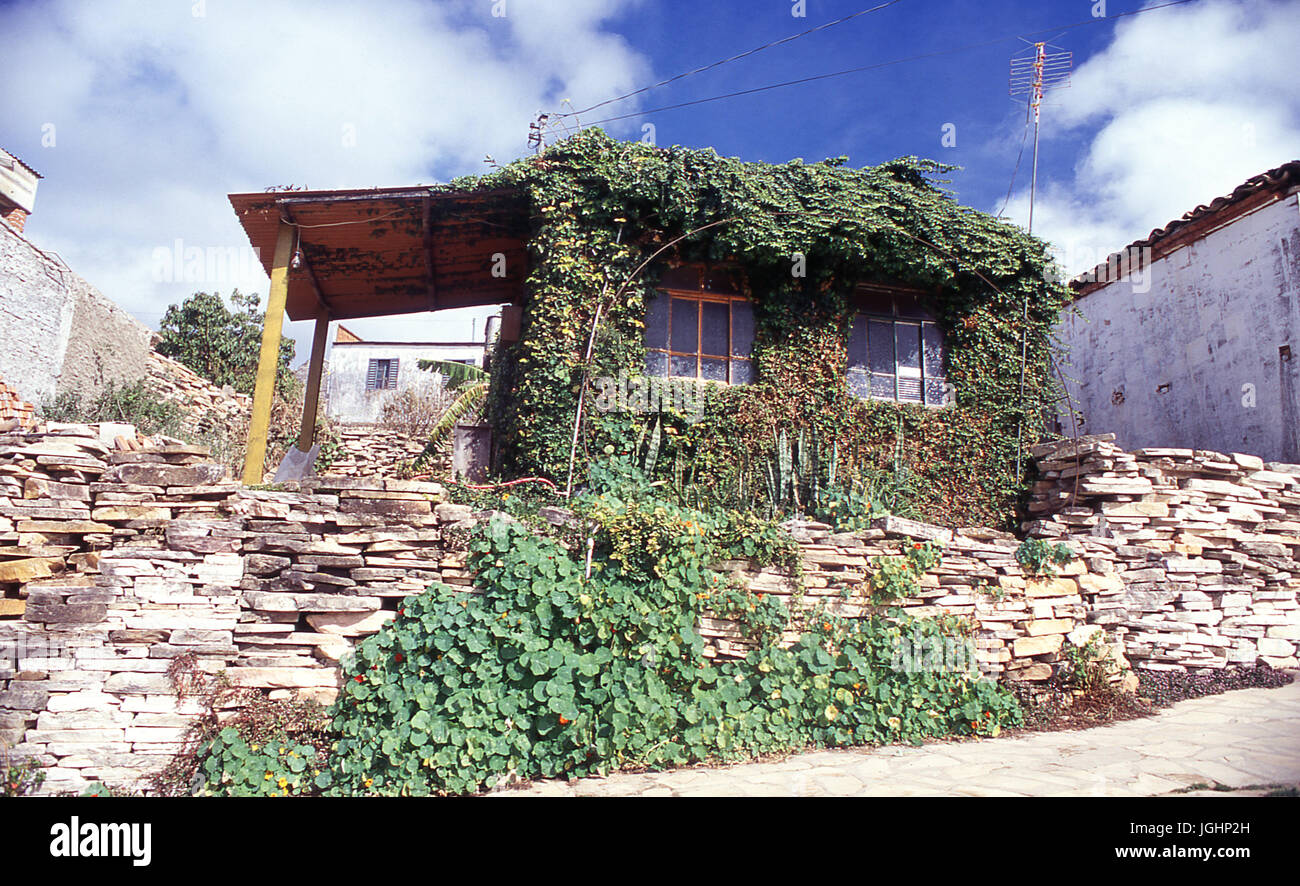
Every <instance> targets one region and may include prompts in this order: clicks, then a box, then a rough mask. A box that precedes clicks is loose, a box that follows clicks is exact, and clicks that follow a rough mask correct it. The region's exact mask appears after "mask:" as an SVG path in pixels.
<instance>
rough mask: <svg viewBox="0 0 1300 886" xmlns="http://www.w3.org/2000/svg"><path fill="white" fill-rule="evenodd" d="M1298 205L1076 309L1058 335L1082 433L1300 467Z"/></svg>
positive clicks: (1281, 206)
mask: <svg viewBox="0 0 1300 886" xmlns="http://www.w3.org/2000/svg"><path fill="white" fill-rule="evenodd" d="M1298 199H1300V198H1298V196H1297V194H1294V193H1293V194H1291V195H1289V196H1287V197H1285V198H1284V199H1282V200H1279V201H1277V202H1274V203H1272V204H1269V205H1268V206H1266V207H1264V208H1263V209H1260V210H1258V211H1256V212H1254V213H1251V214H1249V215H1245V216H1242V217H1240V218H1238V219H1236V220H1235V221H1233V222H1231V223H1230V224H1228V225H1226V226H1224V227H1222V228H1219V229H1218V230H1216V231H1214V232H1213V233H1211V234H1209V235H1208V236H1206V237H1204V238H1203V239H1201V240H1197V241H1195V242H1193V243H1191V244H1189V245H1188V246H1185V247H1183V248H1181V249H1178V250H1176V251H1174V252H1172V253H1170V254H1169V255H1167V256H1164V257H1163V258H1161V259H1159V260H1157V261H1156V262H1154V263H1153V264H1152V265H1151V266H1150V268H1149V271H1148V274H1149V279H1148V280H1146V281H1143V280H1142V279H1141V277H1140V276H1138V277H1136V278H1129V279H1125V280H1122V281H1119V282H1115V283H1110V284H1107V285H1106V286H1104V287H1102V288H1100V289H1097V290H1096V291H1094V292H1092V293H1089V294H1088V295H1086V296H1084V297H1083V298H1081V299H1079V300H1078V301H1077V302H1076V307H1077V308H1078V311H1079V314H1080V315H1081V316H1078V317H1069V318H1067V319H1066V320H1065V322H1063V323H1062V325H1061V326H1060V327H1059V328H1058V330H1057V338H1058V340H1059V341H1060V342H1061V344H1062V346H1063V349H1064V350H1065V352H1066V356H1065V361H1064V371H1065V374H1066V375H1067V376H1069V377H1070V378H1071V379H1072V381H1071V383H1070V385H1069V388H1070V391H1071V394H1072V396H1073V398H1074V401H1075V406H1076V408H1079V409H1081V411H1082V412H1083V415H1084V424H1083V426H1082V427H1081V428H1080V431H1081V433H1091V434H1098V433H1114V434H1115V435H1116V438H1117V442H1118V443H1119V444H1120V445H1121V446H1122V447H1123V448H1125V449H1135V448H1139V447H1145V446H1175V447H1184V448H1193V449H1211V450H1217V451H1220V452H1246V453H1251V454H1254V455H1259V456H1261V457H1263V458H1264V459H1266V460H1270V461H1282V462H1290V463H1297V462H1300V203H1298ZM1143 290H1145V291H1143ZM1284 347H1289V348H1290V351H1291V355H1292V356H1291V359H1290V360H1289V361H1288V360H1286V359H1284V358H1283V356H1282V355H1281V354H1280V353H1279V349H1281V348H1284ZM1163 386H1167V387H1166V388H1164V389H1163V390H1162V387H1163ZM1064 426H1065V428H1067V429H1068V428H1069V427H1070V425H1069V422H1068V420H1064Z"/></svg>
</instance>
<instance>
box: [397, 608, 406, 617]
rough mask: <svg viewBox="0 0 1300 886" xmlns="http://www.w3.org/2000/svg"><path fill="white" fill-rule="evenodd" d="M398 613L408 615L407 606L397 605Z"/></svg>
mask: <svg viewBox="0 0 1300 886" xmlns="http://www.w3.org/2000/svg"><path fill="white" fill-rule="evenodd" d="M397 614H398V615H406V607H405V606H399V607H397Z"/></svg>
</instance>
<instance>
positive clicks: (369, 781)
mask: <svg viewBox="0 0 1300 886" xmlns="http://www.w3.org/2000/svg"><path fill="white" fill-rule="evenodd" d="M374 784H375V780H374V779H373V778H367V779H366V787H373V786H374Z"/></svg>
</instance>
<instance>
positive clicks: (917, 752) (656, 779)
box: [495, 681, 1300, 797]
mask: <svg viewBox="0 0 1300 886" xmlns="http://www.w3.org/2000/svg"><path fill="white" fill-rule="evenodd" d="M1215 784H1217V785H1223V786H1227V787H1232V788H1245V787H1250V786H1255V785H1265V784H1270V785H1271V784H1291V785H1295V784H1300V681H1296V682H1294V683H1292V684H1291V685H1289V686H1284V687H1281V688H1279V689H1243V690H1238V691H1235V692H1228V693H1225V694H1223V695H1214V696H1209V697H1206V698H1199V699H1193V700H1190V701H1184V702H1179V703H1178V704H1176V705H1174V706H1173V707H1171V708H1168V709H1166V710H1164V711H1162V712H1161V713H1160V714H1159V715H1157V716H1155V717H1148V718H1146V719H1142V720H1130V721H1126V722H1123V723H1118V724H1115V725H1113V726H1103V727H1099V728H1096V729H1088V730H1083V731H1077V732H1050V733H1036V734H1031V735H1025V736H1017V737H1014V738H1011V737H1008V738H998V739H986V740H983V741H969V742H952V743H935V744H928V745H923V746H921V747H916V748H914V747H900V746H891V747H885V748H867V749H847V750H831V751H817V752H812V753H806V754H798V755H795V756H792V757H789V758H787V759H785V760H780V761H774V762H764V763H744V764H738V765H735V766H725V767H714V768H698V769H678V770H675V771H671V772H653V773H639V774H625V773H619V774H615V775H611V776H609V777H608V778H586V779H581V780H579V781H576V782H574V783H572V784H570V783H567V782H563V781H545V782H534V783H533V784H531V785H529V786H528V787H526V788H523V789H506V790H503V791H500V792H498V793H497V794H496V795H495V796H543V797H556V796H561V797H626V796H641V797H656V796H675V797H692V796H714V797H716V796H724V797H773V796H804V797H813V796H825V797H832V796H835V797H842V796H854V797H871V796H977V797H992V796H1106V797H1133V796H1151V795H1158V794H1168V793H1170V792H1173V791H1185V790H1186V789H1187V788H1188V787H1190V786H1192V785H1215Z"/></svg>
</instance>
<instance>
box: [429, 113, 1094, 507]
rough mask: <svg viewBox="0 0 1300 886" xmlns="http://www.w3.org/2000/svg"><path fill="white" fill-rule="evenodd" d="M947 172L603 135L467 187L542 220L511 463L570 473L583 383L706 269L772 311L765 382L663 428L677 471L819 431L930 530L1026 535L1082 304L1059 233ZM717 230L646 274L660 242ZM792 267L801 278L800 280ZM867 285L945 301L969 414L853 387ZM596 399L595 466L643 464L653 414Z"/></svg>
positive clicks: (637, 356) (514, 467)
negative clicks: (1055, 359) (1042, 446)
mask: <svg viewBox="0 0 1300 886" xmlns="http://www.w3.org/2000/svg"><path fill="white" fill-rule="evenodd" d="M950 168H951V167H946V166H943V165H941V164H938V163H935V162H932V161H926V160H918V159H916V158H903V159H899V160H894V161H891V162H888V163H885V164H882V165H880V166H876V167H868V168H863V169H854V168H851V167H848V166H846V165H845V159H844V158H838V159H833V160H827V161H824V162H820V163H804V162H803V161H801V160H794V161H791V162H789V163H786V164H780V165H769V164H762V163H745V162H742V161H740V160H736V159H731V158H724V157H720V156H718V155H717V154H716V153H715V152H714V151H713V150H711V149H703V150H693V149H685V148H678V147H674V148H667V149H660V148H656V147H654V146H651V145H646V144H642V143H639V142H637V143H624V142H619V141H615V140H613V139H611V138H609V137H608V136H607V135H605V134H604V133H603V132H601V131H599V130H586V131H584V132H582V133H580V134H578V135H576V136H574V137H572V138H570V139H568V140H566V141H563V142H560V143H559V144H557V145H554V146H552V147H550V148H549V149H547V150H546V151H545V152H544V153H542V154H541V155H539V156H537V157H533V158H528V159H525V160H521V161H518V162H516V163H514V164H511V165H510V166H507V167H504V168H503V169H501V170H499V171H498V172H496V173H494V174H492V175H490V176H486V177H482V178H473V179H462V180H458V181H455V182H452V183H451V184H450V185H449V186H448V187H450V188H455V189H472V188H479V187H484V188H488V187H490V188H500V187H515V188H518V189H521V190H522V191H524V192H525V193H526V194H527V195H528V197H529V200H530V203H531V206H532V210H533V215H534V224H533V234H532V237H531V239H530V242H529V244H528V247H529V248H528V253H529V258H530V268H529V275H528V278H527V281H526V287H525V288H526V295H525V303H524V305H523V308H524V310H523V322H522V327H521V336H520V340H519V341H518V342H516V343H514V344H512V345H511V346H509V347H508V348H507V349H505V350H504V352H503V353H502V354H501V355H500V356H499V358H498V359H497V360H496V369H495V371H494V378H493V381H492V388H491V392H490V394H489V401H488V405H487V410H486V414H487V417H488V418H489V420H490V421H491V422H492V423H493V425H494V427H495V429H496V434H497V440H498V444H499V447H498V459H497V462H498V464H497V467H498V469H499V470H500V471H502V472H503V473H506V474H515V473H537V474H542V475H547V476H551V477H563V476H564V474H565V473H566V471H567V469H568V460H569V452H570V444H571V440H572V431H573V416H574V413H575V410H576V407H577V399H578V397H579V392H580V391H581V390H582V379H583V375H584V372H589V373H590V374H591V375H592V376H617V375H618V374H619V373H620V371H622V372H627V373H632V374H638V373H640V372H642V371H643V369H644V360H645V349H644V343H643V342H644V318H645V309H646V302H647V299H648V298H649V297H652V296H653V293H654V287H655V282H656V280H657V275H658V274H659V273H661V272H662V270H663V269H664V268H665V267H668V266H671V265H672V264H675V263H682V262H693V263H695V262H698V263H704V264H716V265H725V266H728V267H735V268H738V269H740V270H742V271H743V273H742V274H741V275H739V276H740V279H741V280H742V283H741V285H742V287H743V292H744V294H745V295H746V296H748V297H749V298H750V299H752V300H753V302H754V306H755V319H756V325H757V328H756V340H755V345H754V352H753V358H754V364H755V368H756V371H757V381H756V383H755V384H752V385H747V386H743V387H734V388H724V389H719V390H717V391H714V392H711V393H710V396H709V397H708V399H707V403H706V408H705V417H704V420H702V421H697V422H692V423H688V422H685V421H683V420H680V418H681V417H680V416H678V417H674V416H672V415H668V416H665V417H663V419H664V420H661V422H660V424H661V425H664V426H666V427H671V428H672V429H673V431H674V433H672V434H669V435H667V436H665V438H664V447H663V450H662V451H661V452H658V466H659V470H660V472H661V473H664V472H668V471H671V469H672V467H671V466H672V465H673V464H681V463H682V462H683V461H689V463H690V464H691V466H692V471H693V473H692V475H691V476H692V480H693V482H695V483H711V484H721V483H726V482H729V481H734V480H735V479H736V478H735V477H734V476H730V475H734V474H735V473H736V472H737V471H743V470H745V466H746V465H753V464H755V463H757V462H760V461H761V460H762V459H764V458H765V457H766V454H767V453H768V452H769V451H770V449H771V447H772V443H773V439H774V438H775V436H776V435H777V434H778V433H779V432H780V431H781V430H782V429H787V430H789V431H792V432H794V431H797V430H798V429H814V430H815V431H816V433H817V435H818V439H819V440H820V441H821V444H822V445H824V446H827V447H831V446H833V447H835V448H836V451H837V454H838V457H839V458H840V460H841V463H842V464H843V465H844V466H845V470H846V471H850V470H864V469H870V468H877V469H879V468H885V467H888V468H890V469H892V470H895V471H897V470H899V469H900V468H905V469H906V470H907V471H909V472H910V473H911V475H912V476H913V477H914V478H915V479H916V481H917V483H916V485H917V488H918V490H919V493H918V494H919V496H920V499H919V501H918V502H917V505H918V507H919V509H920V513H921V514H922V515H923V516H925V517H927V518H929V519H932V520H935V521H938V522H947V523H970V522H984V523H995V524H1005V523H1007V522H1009V521H1010V519H1011V518H1012V513H1013V511H1012V508H1011V505H1012V503H1013V502H1014V501H1015V500H1016V497H1017V496H1018V495H1019V494H1020V493H1021V491H1022V489H1023V481H1018V480H1017V449H1018V447H1017V444H1018V441H1019V440H1021V439H1023V442H1024V443H1025V444H1026V445H1027V444H1028V443H1030V442H1033V441H1034V440H1036V439H1038V437H1040V436H1041V434H1042V414H1043V410H1044V409H1045V408H1049V407H1050V406H1051V405H1052V404H1053V403H1054V400H1055V395H1056V394H1055V385H1054V383H1053V376H1052V370H1051V364H1050V357H1049V354H1050V344H1049V333H1050V330H1051V328H1052V327H1053V326H1054V325H1055V322H1056V320H1057V317H1058V316H1059V313H1060V311H1061V309H1062V308H1063V306H1064V305H1065V303H1066V301H1067V299H1068V294H1067V291H1066V289H1065V287H1064V286H1062V285H1061V284H1059V283H1058V282H1055V274H1054V269H1053V268H1052V267H1051V263H1050V259H1049V256H1048V253H1047V249H1046V245H1045V244H1044V243H1043V242H1042V241H1040V240H1037V239H1035V238H1033V237H1031V236H1029V235H1027V234H1026V233H1025V232H1024V231H1022V230H1021V229H1020V228H1018V227H1015V226H1014V225H1011V224H1008V223H1005V222H1002V221H998V220H997V219H994V218H992V217H991V216H989V215H987V214H985V213H981V212H978V211H976V210H974V209H971V208H969V207H964V206H961V205H960V204H958V203H957V202H956V201H955V200H954V199H953V198H952V197H951V195H950V194H949V193H948V192H946V191H945V190H943V189H942V188H941V187H940V185H941V184H942V182H941V181H937V179H936V176H938V175H942V174H943V173H944V172H946V171H947V170H949V169H950ZM724 220H725V221H724ZM719 221H724V223H722V224H713V223H715V222H719ZM708 225H711V226H710V227H708V228H707V229H706V230H701V231H698V233H695V234H692V235H690V236H687V237H685V238H684V239H683V240H682V241H681V242H680V243H678V244H676V245H675V246H673V248H672V249H671V250H668V251H667V252H665V253H664V255H663V256H662V257H661V258H660V259H659V260H657V261H655V262H653V263H652V264H651V265H650V266H649V267H648V268H647V269H646V270H645V271H644V272H643V273H641V274H640V275H639V276H637V277H636V278H635V279H630V277H631V275H632V272H633V271H634V269H636V268H637V267H638V266H640V265H641V264H642V262H644V261H645V259H646V258H648V257H650V256H652V255H653V254H654V253H655V252H656V251H657V250H659V249H661V248H662V247H663V246H664V245H665V244H667V243H669V242H670V241H672V240H674V239H675V238H677V237H680V236H681V235H683V234H687V233H688V232H692V231H696V230H697V229H700V228H702V227H704V226H708ZM796 256H802V257H803V260H802V269H803V270H804V276H795V275H794V274H793V268H794V267H795V262H796ZM868 281H889V282H892V283H896V284H901V285H906V286H909V287H915V288H918V289H921V290H923V291H925V292H927V293H929V296H928V299H927V300H928V302H929V306H930V308H931V310H932V311H933V313H934V315H935V317H936V320H937V322H938V324H939V326H940V328H941V329H942V331H943V333H944V335H945V339H946V347H947V355H948V365H947V367H946V374H947V380H948V382H949V383H950V384H951V385H952V386H953V388H954V392H955V404H953V405H951V406H950V407H948V408H945V409H934V408H926V407H921V406H907V405H897V404H893V403H885V402H879V401H874V402H872V401H863V400H859V399H856V398H854V397H853V396H852V395H851V394H850V393H849V391H848V389H847V385H846V381H845V377H846V369H847V354H846V344H845V343H846V339H847V335H848V330H849V326H850V324H851V322H852V315H853V310H854V309H853V304H852V299H851V293H852V291H853V289H854V287H855V286H856V285H857V284H859V283H861V282H868ZM615 296H617V297H615ZM1026 300H1027V302H1028V323H1027V326H1026V327H1025V328H1023V329H1022V325H1023V324H1022V311H1023V303H1024V302H1025V301H1026ZM598 306H600V307H601V309H602V319H601V323H600V334H599V336H598V339H597V344H596V348H595V351H594V355H593V359H592V364H591V366H590V367H588V366H587V365H586V362H585V354H586V349H587V343H588V336H589V333H590V330H591V326H592V321H593V318H594V316H595V314H596V311H597V308H598ZM1022 331H1023V332H1024V333H1025V347H1026V351H1027V358H1028V359H1027V365H1026V371H1025V377H1024V381H1023V391H1024V393H1023V396H1022V395H1021V378H1020V375H1021V373H1020V367H1021V359H1020V355H1021V340H1022ZM588 390H589V391H590V389H588ZM592 396H593V397H594V394H593V395H592ZM592 405H593V404H592V403H591V402H588V403H587V405H586V407H585V408H586V411H587V414H588V416H589V419H588V420H587V421H586V422H584V425H583V433H582V435H581V439H580V451H579V456H580V457H579V460H578V464H579V469H580V472H581V470H582V468H583V466H585V465H586V464H588V463H589V460H590V457H592V456H594V457H597V458H599V454H600V453H601V452H602V451H604V449H605V448H606V447H609V446H612V447H613V448H614V450H615V451H618V452H620V453H623V452H629V451H631V450H632V448H633V447H634V445H635V441H636V440H637V439H638V438H639V437H640V436H641V435H643V433H644V431H645V428H646V426H647V423H648V422H649V421H650V420H651V416H649V415H635V414H629V413H626V412H604V413H602V412H599V411H597V410H595V409H593V408H592ZM1022 428H1023V429H1024V434H1023V438H1022V437H1021V436H1020V435H1021V429H1022Z"/></svg>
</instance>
